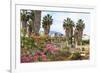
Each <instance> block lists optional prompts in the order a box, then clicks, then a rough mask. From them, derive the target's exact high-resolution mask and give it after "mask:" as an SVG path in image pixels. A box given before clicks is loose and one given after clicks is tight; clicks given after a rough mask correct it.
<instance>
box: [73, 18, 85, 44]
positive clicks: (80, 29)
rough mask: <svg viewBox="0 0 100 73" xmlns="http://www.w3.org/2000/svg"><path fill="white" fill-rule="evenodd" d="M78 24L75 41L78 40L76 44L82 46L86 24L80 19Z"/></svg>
mask: <svg viewBox="0 0 100 73" xmlns="http://www.w3.org/2000/svg"><path fill="white" fill-rule="evenodd" d="M76 24H77V25H76V29H75V39H76V43H77V44H80V45H81V44H82V35H83V30H84V28H85V23H84V21H83V20H82V19H79V20H78V22H77V23H76Z"/></svg>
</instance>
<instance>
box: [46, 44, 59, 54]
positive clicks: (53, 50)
mask: <svg viewBox="0 0 100 73" xmlns="http://www.w3.org/2000/svg"><path fill="white" fill-rule="evenodd" d="M58 50H59V49H58V48H56V46H55V45H53V44H47V45H46V48H45V51H48V52H50V53H52V54H54V53H56V52H57V51H58Z"/></svg>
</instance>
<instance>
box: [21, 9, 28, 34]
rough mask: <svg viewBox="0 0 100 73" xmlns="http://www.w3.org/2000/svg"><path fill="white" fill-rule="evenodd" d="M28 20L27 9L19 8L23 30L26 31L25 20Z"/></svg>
mask: <svg viewBox="0 0 100 73" xmlns="http://www.w3.org/2000/svg"><path fill="white" fill-rule="evenodd" d="M28 20H29V17H28V15H27V10H21V23H22V29H23V30H24V32H26V31H27V21H28Z"/></svg>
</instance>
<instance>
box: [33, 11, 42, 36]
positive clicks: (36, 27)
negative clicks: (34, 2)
mask: <svg viewBox="0 0 100 73" xmlns="http://www.w3.org/2000/svg"><path fill="white" fill-rule="evenodd" d="M40 24H41V11H39V10H35V11H34V26H33V27H34V32H35V34H36V35H39V30H40Z"/></svg>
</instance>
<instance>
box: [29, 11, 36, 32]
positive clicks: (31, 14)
mask: <svg viewBox="0 0 100 73" xmlns="http://www.w3.org/2000/svg"><path fill="white" fill-rule="evenodd" d="M29 18H30V21H29V24H30V25H29V26H30V28H32V30H31V32H34V31H35V29H34V21H35V11H34V10H31V12H30V14H29Z"/></svg>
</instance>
